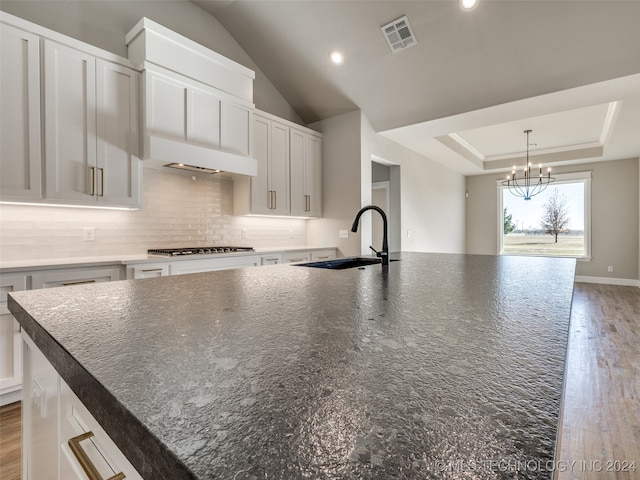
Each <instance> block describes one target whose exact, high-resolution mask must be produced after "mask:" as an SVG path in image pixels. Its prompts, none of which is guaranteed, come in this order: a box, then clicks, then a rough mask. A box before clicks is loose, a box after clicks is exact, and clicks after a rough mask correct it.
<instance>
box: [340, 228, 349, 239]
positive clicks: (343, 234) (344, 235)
mask: <svg viewBox="0 0 640 480" xmlns="http://www.w3.org/2000/svg"><path fill="white" fill-rule="evenodd" d="M338 238H349V230H338Z"/></svg>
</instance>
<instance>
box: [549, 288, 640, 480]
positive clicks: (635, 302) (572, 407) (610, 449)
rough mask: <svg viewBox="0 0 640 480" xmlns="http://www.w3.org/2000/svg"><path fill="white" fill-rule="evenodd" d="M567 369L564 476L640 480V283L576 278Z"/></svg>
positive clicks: (562, 449)
mask: <svg viewBox="0 0 640 480" xmlns="http://www.w3.org/2000/svg"><path fill="white" fill-rule="evenodd" d="M566 372H567V374H566V375H567V376H566V379H565V390H564V400H563V401H564V408H563V414H562V421H561V427H560V428H561V430H560V443H559V445H558V449H557V450H556V451H557V452H559V453H557V455H558V457H557V460H558V462H557V467H558V470H557V471H556V475H557V477H556V478H557V479H558V480H577V479H580V480H591V479H594V480H595V479H606V480H614V479H615V480H635V479H640V289H639V288H637V287H621V286H613V285H599V284H587V283H576V285H575V288H574V293H573V304H572V310H571V330H570V334H569V348H568V350H567V370H566ZM572 462H575V463H572Z"/></svg>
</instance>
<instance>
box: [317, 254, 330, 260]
mask: <svg viewBox="0 0 640 480" xmlns="http://www.w3.org/2000/svg"><path fill="white" fill-rule="evenodd" d="M330 258H331V257H330V256H329V255H323V256H321V257H318V260H329V259H330Z"/></svg>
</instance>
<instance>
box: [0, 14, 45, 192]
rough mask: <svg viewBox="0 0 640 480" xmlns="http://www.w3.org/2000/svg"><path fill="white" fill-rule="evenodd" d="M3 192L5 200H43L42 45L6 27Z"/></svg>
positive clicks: (0, 127) (1, 100)
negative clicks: (41, 133) (41, 136)
mask: <svg viewBox="0 0 640 480" xmlns="http://www.w3.org/2000/svg"><path fill="white" fill-rule="evenodd" d="M1 28H2V38H1V41H0V58H1V59H2V66H1V68H0V92H1V94H0V105H2V108H0V192H1V195H2V199H3V200H25V199H40V198H42V177H41V173H42V151H41V142H40V44H39V39H38V37H36V36H35V35H32V34H30V33H27V32H23V31H22V30H18V29H16V28H13V27H10V26H9V25H5V24H2V27H1Z"/></svg>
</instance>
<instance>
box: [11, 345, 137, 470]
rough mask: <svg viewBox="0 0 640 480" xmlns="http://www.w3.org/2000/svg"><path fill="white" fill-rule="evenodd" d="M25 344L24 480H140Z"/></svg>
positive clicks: (45, 363)
mask: <svg viewBox="0 0 640 480" xmlns="http://www.w3.org/2000/svg"><path fill="white" fill-rule="evenodd" d="M22 338H23V341H24V344H23V348H24V365H25V374H24V380H25V386H26V388H25V389H24V390H25V391H24V399H23V417H22V418H23V433H24V438H23V478H24V479H25V480H51V479H58V480H75V479H78V480H86V479H87V478H102V479H110V480H120V479H124V478H126V479H130V480H138V479H139V480H142V477H141V476H140V475H139V474H138V472H137V471H136V470H135V468H133V466H132V465H131V464H130V463H129V461H128V460H127V458H126V457H125V456H124V455H123V453H122V452H121V451H120V450H119V449H118V447H117V446H116V445H115V443H113V441H112V440H111V438H109V436H108V435H107V433H106V432H105V431H104V430H103V428H102V427H101V426H100V424H99V423H98V422H97V420H96V419H95V418H94V417H93V416H92V415H91V413H89V411H88V410H87V408H86V407H85V406H84V405H83V404H82V402H81V401H80V400H79V399H78V397H76V395H75V394H74V393H73V392H72V391H71V389H70V388H69V386H68V385H67V384H66V383H65V382H64V380H62V378H61V377H60V376H59V375H58V372H56V370H55V369H54V368H53V367H52V366H51V364H50V363H49V361H48V360H47V359H46V358H45V356H44V355H43V354H42V352H40V350H39V349H38V348H37V347H36V345H35V344H34V343H33V341H32V340H31V338H29V337H28V336H27V335H26V334H24V333H23V335H22ZM89 472H91V473H89Z"/></svg>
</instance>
